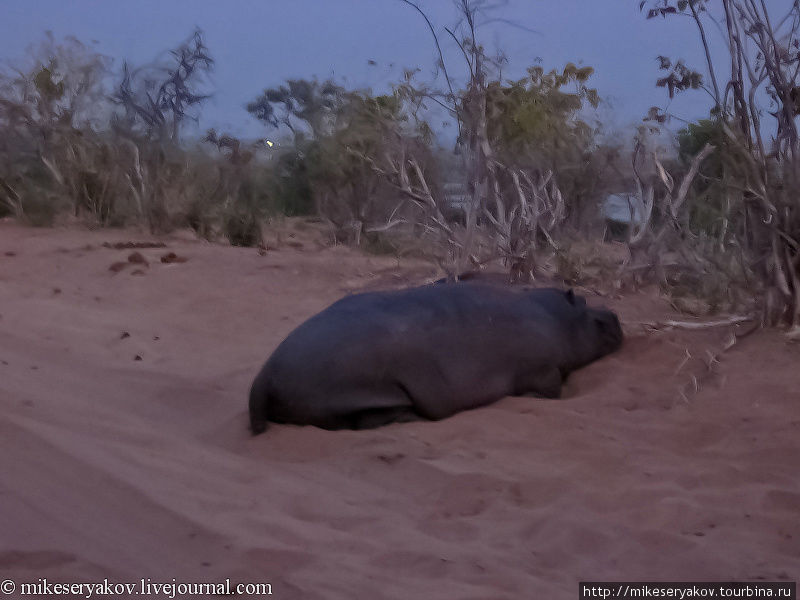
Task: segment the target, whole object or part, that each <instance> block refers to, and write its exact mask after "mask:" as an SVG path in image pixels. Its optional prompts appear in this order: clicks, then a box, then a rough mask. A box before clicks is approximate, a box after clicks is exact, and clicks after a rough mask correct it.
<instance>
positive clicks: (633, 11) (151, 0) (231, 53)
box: [0, 0, 786, 137]
mask: <svg viewBox="0 0 800 600" xmlns="http://www.w3.org/2000/svg"><path fill="white" fill-rule="evenodd" d="M773 3H774V4H775V5H776V7H777V5H783V4H785V3H786V2H785V1H784V0H770V2H768V4H773ZM1 4H2V17H1V18H0V60H2V61H3V62H4V63H6V64H8V63H11V64H19V63H20V61H21V60H22V59H23V57H24V56H25V50H26V48H27V47H28V46H30V45H31V44H34V43H37V42H39V41H40V40H42V39H43V37H44V32H45V31H47V30H50V31H52V32H53V33H54V35H55V36H56V38H57V39H60V38H62V37H63V36H66V35H74V36H75V37H77V38H78V39H79V40H81V41H82V42H84V43H85V44H87V45H88V44H91V45H92V46H93V47H94V48H95V49H96V50H97V51H99V52H101V53H103V54H106V55H108V56H110V57H113V58H114V67H115V68H119V67H120V66H121V64H122V60H123V59H127V60H129V61H130V62H131V63H133V64H134V65H141V64H143V63H147V62H149V61H151V60H153V59H154V58H156V57H157V56H159V54H160V53H161V52H163V51H164V50H167V49H169V48H172V47H174V46H176V45H177V44H178V43H180V42H181V41H182V40H184V39H185V38H186V37H188V35H189V34H190V33H191V31H192V30H193V28H194V27H196V26H197V27H200V28H201V29H202V30H203V31H204V32H205V34H206V43H207V45H208V47H209V49H210V52H211V54H212V56H213V57H214V58H215V59H216V66H215V71H214V74H213V88H214V89H213V92H214V97H213V98H212V99H211V100H210V101H209V103H208V104H207V105H206V107H205V108H204V109H203V115H202V118H201V122H200V126H201V128H202V129H203V130H205V129H206V128H208V127H216V128H217V129H220V130H224V131H230V132H232V133H235V134H237V135H242V136H245V137H256V136H261V135H264V134H265V133H266V130H265V129H264V128H263V126H262V125H260V124H259V123H258V122H256V121H255V120H253V119H251V118H250V117H249V115H248V114H247V112H246V111H245V110H244V105H245V104H246V103H247V102H248V101H250V100H252V99H253V98H254V97H255V96H256V95H257V94H258V93H259V92H260V91H261V90H262V89H263V88H264V87H268V86H274V85H277V84H280V83H281V82H282V81H284V80H285V79H286V78H311V77H313V76H316V77H318V78H320V79H324V78H327V77H331V76H333V77H335V78H336V79H337V80H338V81H339V82H340V83H341V82H344V83H346V85H348V86H350V87H357V88H363V87H370V88H372V89H373V90H374V91H378V92H380V91H385V90H387V89H388V87H389V84H390V83H391V82H392V81H397V80H399V79H400V77H401V75H402V69H403V68H407V67H408V68H416V67H419V68H421V69H422V73H421V74H420V75H421V77H423V78H431V77H432V76H433V71H434V69H433V67H434V64H435V56H436V53H435V47H434V45H433V41H432V37H431V35H430V32H429V30H428V28H427V26H426V25H425V22H424V21H423V20H422V18H421V17H420V15H419V14H418V13H416V12H415V11H414V10H413V9H412V8H411V7H409V6H407V5H405V4H403V3H402V2H400V0H229V1H227V2H220V1H219V0H129V1H128V2H121V1H118V0H34V1H31V0H2V3H1ZM420 4H421V5H422V6H423V8H424V9H425V10H426V12H427V13H428V15H429V17H430V18H431V20H432V21H433V23H434V25H435V26H436V28H437V31H439V32H440V33H442V37H441V41H442V43H443V45H444V50H445V55H446V58H447V60H448V65H450V66H449V68H450V70H451V72H455V73H459V72H463V70H462V64H463V62H460V55H459V54H458V50H457V48H456V46H455V44H454V43H453V42H452V41H451V40H449V39H448V37H449V36H446V34H444V31H443V27H444V26H452V25H453V24H455V22H456V21H457V18H458V15H457V14H456V11H455V10H454V8H453V3H452V0H421V2H420ZM497 4H503V5H504V6H503V7H502V8H500V9H498V10H497V11H495V12H494V13H492V14H493V15H494V16H495V17H498V18H502V19H505V20H508V21H512V22H513V23H516V24H518V25H519V26H520V27H514V26H511V25H508V24H506V23H503V22H495V23H490V24H487V25H485V26H484V27H482V28H481V29H480V30H479V36H480V37H481V38H482V39H483V41H484V45H485V46H486V47H487V48H488V49H494V48H498V49H502V50H503V51H505V53H506V54H507V55H508V57H509V59H510V64H509V66H508V68H507V69H506V71H505V73H504V74H505V75H506V76H508V77H514V76H516V75H520V74H522V73H524V69H525V68H526V67H527V66H530V65H531V64H533V63H534V61H535V60H536V59H537V57H538V58H541V59H542V65H543V66H544V67H545V68H546V69H548V70H549V69H550V68H553V67H563V66H564V64H565V63H566V62H569V61H572V62H575V63H583V64H586V65H591V66H593V67H594V68H595V75H594V77H593V78H592V80H590V83H591V84H592V85H594V86H595V87H596V88H597V89H598V91H599V92H600V95H601V97H603V98H604V99H606V100H608V104H607V105H605V106H604V108H602V109H601V113H600V114H601V116H602V118H603V120H604V121H605V122H606V123H607V124H610V125H611V127H612V128H618V129H622V128H625V127H627V126H629V125H630V124H632V123H634V122H637V121H639V120H640V119H641V117H642V116H643V115H644V114H645V113H646V111H647V109H648V108H649V107H650V106H653V105H658V106H662V107H664V106H666V104H667V102H668V98H667V95H666V92H665V91H664V90H663V89H657V88H655V84H654V82H655V79H656V77H657V76H658V71H657V62H656V56H658V55H659V54H664V55H667V56H670V57H674V58H685V59H686V60H687V62H688V63H689V64H690V65H693V66H696V67H697V68H703V67H704V64H705V62H704V60H703V57H702V53H701V48H700V45H699V40H698V37H697V33H696V31H695V30H694V29H693V28H692V26H691V23H690V22H689V21H688V20H686V19H682V18H678V19H676V18H672V19H666V20H662V19H660V18H659V19H652V20H649V21H648V20H646V19H645V18H644V16H643V15H642V14H641V13H640V12H639V9H638V7H639V1H638V0H604V1H598V0H509V1H508V2H498V3H497ZM523 28H525V29H523ZM526 29H527V30H526ZM530 30H533V32H531V31H530ZM709 35H710V36H711V38H712V44H713V45H715V46H717V47H718V48H719V49H722V48H723V45H722V36H721V34H720V32H719V31H718V30H716V29H714V28H713V27H712V28H710V29H709ZM721 58H724V57H721ZM368 60H373V61H376V63H377V65H376V66H371V65H369V64H368V62H367V61H368ZM721 64H722V65H724V64H725V63H724V60H723V61H721ZM703 72H705V71H704V69H703ZM709 106H710V105H709V97H708V96H707V95H706V94H705V92H702V91H696V92H690V93H688V94H687V95H686V96H685V97H682V98H679V99H676V100H674V101H673V102H672V104H671V105H670V107H669V108H670V111H671V112H673V113H674V114H676V115H677V116H679V117H682V118H685V119H696V118H699V117H703V116H705V115H706V114H707V112H708V108H709ZM676 125H677V123H676Z"/></svg>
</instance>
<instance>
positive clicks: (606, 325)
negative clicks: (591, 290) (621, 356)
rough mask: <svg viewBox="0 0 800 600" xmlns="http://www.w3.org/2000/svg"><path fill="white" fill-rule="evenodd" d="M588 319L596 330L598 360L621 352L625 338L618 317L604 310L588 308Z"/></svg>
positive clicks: (591, 326) (590, 325)
mask: <svg viewBox="0 0 800 600" xmlns="http://www.w3.org/2000/svg"><path fill="white" fill-rule="evenodd" d="M586 317H587V319H586V320H587V321H588V323H589V327H590V328H592V329H593V330H594V332H593V333H594V339H595V348H596V351H597V358H600V357H601V356H605V355H606V354H611V353H612V352H615V351H617V350H619V348H620V346H622V337H623V336H622V327H621V326H620V324H619V318H617V315H616V314H614V313H613V312H611V311H610V310H605V309H602V308H587V309H586Z"/></svg>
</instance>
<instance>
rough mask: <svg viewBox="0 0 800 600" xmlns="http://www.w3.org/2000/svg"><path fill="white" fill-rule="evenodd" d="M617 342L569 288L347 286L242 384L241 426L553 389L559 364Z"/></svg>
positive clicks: (563, 371)
mask: <svg viewBox="0 0 800 600" xmlns="http://www.w3.org/2000/svg"><path fill="white" fill-rule="evenodd" d="M621 344H622V329H621V328H620V324H619V320H618V319H617V316H616V315H615V314H614V313H613V312H611V311H607V310H600V309H593V308H588V307H587V306H586V301H585V299H583V298H582V297H580V296H575V295H573V293H572V291H568V292H564V291H561V290H556V289H552V288H543V289H534V290H530V289H529V290H519V289H513V288H508V287H500V286H494V285H487V284H483V283H471V282H470V283H440V284H435V285H427V286H423V287H418V288H412V289H407V290H398V291H388V292H370V293H365V294H356V295H353V296H348V297H346V298H344V299H342V300H339V301H338V302H336V303H335V304H333V305H331V306H330V307H328V308H327V309H325V310H324V311H322V312H321V313H319V314H318V315H316V316H314V317H312V318H311V319H309V320H308V321H306V322H305V323H303V324H302V325H300V326H299V327H298V328H297V329H295V330H294V331H293V332H292V333H291V334H289V336H288V337H287V338H286V339H285V340H284V341H283V342H282V343H281V344H280V345H279V346H278V348H277V349H276V350H275V352H274V353H273V355H272V356H271V357H270V359H269V360H268V361H267V363H266V364H265V365H264V367H263V368H262V369H261V372H260V373H259V374H258V375H257V376H256V378H255V381H254V382H253V386H252V388H251V390H250V426H251V430H252V431H253V433H254V434H257V433H261V432H262V431H264V430H265V429H266V427H267V422H268V421H273V422H276V423H294V424H298V425H315V426H317V427H322V428H324V429H343V428H352V429H363V428H370V427H377V426H380V425H384V424H387V423H391V422H396V421H407V420H413V419H420V418H424V419H432V420H438V419H443V418H445V417H449V416H450V415H453V414H455V413H457V412H459V411H462V410H468V409H471V408H476V407H478V406H484V405H486V404H490V403H492V402H495V401H497V400H499V399H500V398H503V397H504V396H510V395H517V396H518V395H523V394H531V395H535V396H540V397H545V398H557V397H559V396H560V394H561V385H562V383H563V381H564V378H565V377H566V376H567V375H568V374H569V373H570V372H572V371H574V370H576V369H579V368H580V367H582V366H584V365H587V364H589V363H590V362H592V361H594V360H597V359H599V358H601V357H603V356H605V355H606V354H609V353H611V352H614V351H615V350H617V349H618V348H619V347H620V346H621Z"/></svg>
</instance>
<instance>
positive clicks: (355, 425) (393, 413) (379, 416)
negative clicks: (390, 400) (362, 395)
mask: <svg viewBox="0 0 800 600" xmlns="http://www.w3.org/2000/svg"><path fill="white" fill-rule="evenodd" d="M420 419H421V417H420V416H419V415H418V414H417V413H415V412H414V410H413V409H412V408H411V407H408V406H393V407H389V408H367V409H364V410H361V411H358V412H356V413H353V414H352V415H350V421H351V425H350V426H351V427H352V429H374V428H376V427H381V426H383V425H388V424H389V423H408V422H409V421H419V420H420Z"/></svg>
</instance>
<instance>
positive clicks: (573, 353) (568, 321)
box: [532, 288, 623, 371]
mask: <svg viewBox="0 0 800 600" xmlns="http://www.w3.org/2000/svg"><path fill="white" fill-rule="evenodd" d="M532 298H533V299H534V300H535V301H536V302H537V304H539V305H540V306H541V307H542V308H544V309H545V310H547V311H548V312H549V313H550V315H551V317H552V318H554V319H556V320H558V321H559V322H560V323H561V324H562V325H564V326H565V327H566V328H567V331H568V332H569V334H568V335H569V342H568V347H567V348H565V350H566V352H567V356H566V357H565V358H566V360H565V361H564V362H565V364H566V365H567V368H566V370H567V371H572V370H574V369H577V368H580V367H582V366H584V365H587V364H589V363H590V362H592V361H595V360H597V359H598V358H602V357H603V356H605V355H607V354H611V353H612V352H615V351H616V350H618V349H619V348H620V346H622V338H623V336H622V327H621V326H620V324H619V319H618V318H617V315H616V314H614V313H613V312H611V311H610V310H606V309H602V308H591V307H589V306H587V305H586V299H585V298H583V297H582V296H576V295H575V294H574V293H573V291H572V290H567V291H563V290H557V289H554V288H544V289H539V290H535V291H534V292H532Z"/></svg>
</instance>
